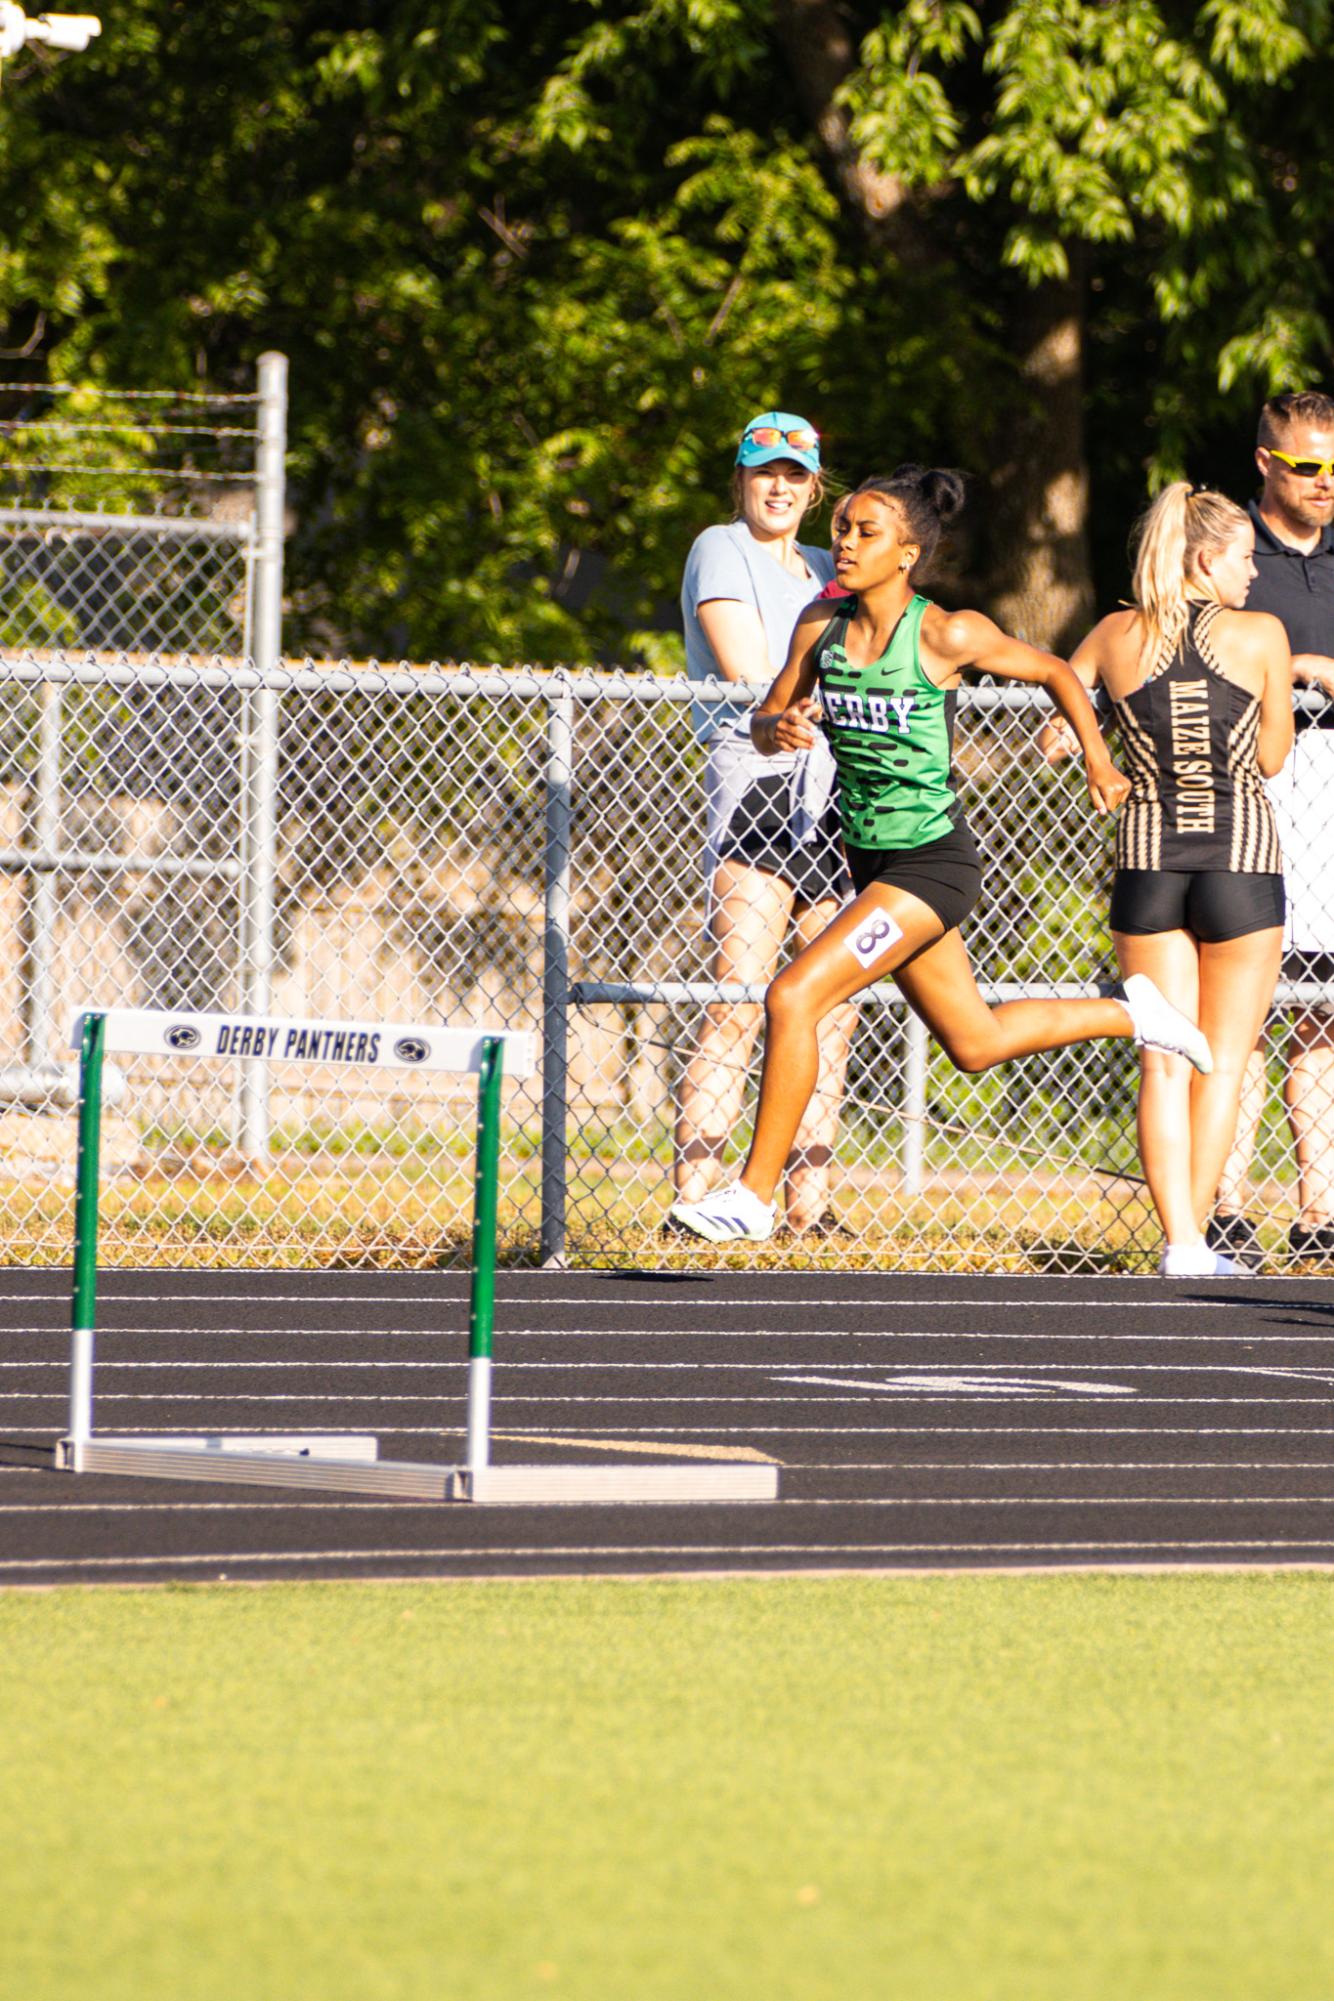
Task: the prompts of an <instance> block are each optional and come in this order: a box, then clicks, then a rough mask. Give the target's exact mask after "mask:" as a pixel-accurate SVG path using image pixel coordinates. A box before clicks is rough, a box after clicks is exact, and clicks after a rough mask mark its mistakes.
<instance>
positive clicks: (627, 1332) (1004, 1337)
mask: <svg viewBox="0 0 1334 2001" xmlns="http://www.w3.org/2000/svg"><path fill="white" fill-rule="evenodd" d="M6 1332H7V1333H8V1334H9V1336H10V1337H11V1338H12V1339H18V1340H29V1341H33V1340H43V1341H46V1340H49V1341H51V1342H53V1343H56V1342H64V1343H66V1344H67V1343H68V1341H69V1330H68V1327H67V1326H61V1327H59V1328H49V1327H11V1328H8V1329H7V1330H6ZM98 1337H99V1339H100V1340H101V1341H104V1342H105V1341H144V1340H167V1341H188V1342H190V1343H192V1344H194V1345H196V1346H197V1345H199V1344H201V1343H203V1342H208V1341H215V1340H227V1341H234V1340H247V1339H249V1340H254V1341H268V1340H274V1341H279V1340H281V1341H357V1342H363V1341H448V1342H449V1343H450V1345H451V1355H452V1353H453V1350H454V1344H456V1343H458V1342H460V1341H462V1340H463V1339H464V1335H463V1332H462V1330H461V1329H459V1328H457V1327H455V1328H445V1329H440V1328H434V1327H417V1328H414V1327H289V1326H282V1325H279V1326H274V1327H261V1326H256V1325H255V1324H254V1322H253V1321H252V1322H251V1323H250V1324H249V1325H247V1326H245V1327H191V1328H182V1327H120V1326H116V1325H114V1324H110V1325H109V1324H105V1323H104V1324H102V1325H100V1326H99V1328H98ZM496 1338H497V1339H498V1340H499V1341H501V1342H508V1341H558V1342H566V1341H569V1342H574V1341H614V1342H617V1343H619V1342H623V1341H636V1340H644V1339H648V1340H652V1341H707V1342H709V1343H710V1344H716V1343H718V1342H723V1341H840V1342H854V1341H856V1342H864V1341H948V1342H958V1341H997V1342H1002V1343H1008V1342H1012V1341H1013V1342H1024V1341H1030V1342H1031V1341H1039V1342H1045V1343H1047V1344H1048V1345H1051V1344H1052V1343H1058V1344H1059V1345H1061V1346H1065V1345H1066V1344H1073V1343H1076V1342H1090V1343H1092V1344H1094V1345H1095V1346H1096V1347H1098V1348H1099V1349H1101V1348H1105V1347H1107V1346H1109V1345H1110V1344H1111V1343H1113V1342H1118V1341H1119V1342H1131V1343H1132V1344H1135V1345H1138V1346H1141V1347H1144V1346H1148V1347H1171V1346H1173V1345H1174V1344H1176V1343H1177V1342H1182V1343H1186V1344H1197V1345H1200V1346H1207V1347H1228V1346H1235V1345H1237V1344H1238V1343H1240V1344H1241V1345H1243V1346H1245V1347H1247V1348H1252V1347H1264V1346H1273V1347H1292V1346H1307V1345H1319V1344H1321V1343H1329V1344H1334V1333H1330V1334H1322V1333H1319V1332H1317V1331H1315V1330H1314V1329H1311V1328H1299V1329H1297V1330H1296V1331H1295V1332H1294V1333H1291V1334H1254V1333H1248V1332H1247V1331H1246V1330H1245V1329H1244V1328H1238V1329H1236V1330H1235V1331H1233V1332H1219V1333H1215V1334H1180V1333H1171V1334H1114V1333H1108V1334H1068V1333H1064V1332H1062V1333H1059V1334H1055V1333H1053V1334H1025V1333H1019V1332H1015V1333H1006V1332H1005V1331H1004V1330H1003V1329H999V1330H998V1329H994V1328H979V1327H967V1328H962V1329H960V1328H954V1327H936V1328H930V1327H928V1328H919V1327H879V1328H856V1327H848V1328H843V1327H684V1328H680V1327H673V1328H663V1329H660V1330H658V1331H657V1332H655V1331H654V1330H653V1329H651V1328H644V1327H603V1328H598V1327H563V1328H562V1327H552V1326H550V1325H543V1326H539V1327H504V1326H501V1327H498V1328H497V1330H496ZM443 1359H445V1360H449V1359H451V1356H450V1355H447V1356H445V1357H444V1358H443ZM0 1366H5V1365H2V1364H0ZM9 1366H18V1365H17V1364H11V1365H9ZM99 1366H101V1365H100V1364H99ZM192 1366H198V1365H197V1364H196V1365H192ZM256 1366H257V1367H258V1366H259V1364H256ZM266 1366H270V1367H271V1366H274V1365H273V1364H268V1365H266ZM283 1366H287V1367H291V1368H298V1367H300V1368H311V1367H314V1366H315V1364H314V1363H311V1362H302V1363H295V1362H293V1363H290V1364H284V1365H283ZM330 1366H331V1367H334V1368H352V1367H358V1366H361V1365H360V1364H356V1363H343V1362H337V1363H331V1364H330ZM377 1366H378V1365H377ZM506 1366H507V1367H512V1368H520V1367H523V1368H530V1369H531V1368H548V1367H550V1368H575V1367H579V1366H583V1367H588V1368H593V1367H602V1368H633V1367H638V1366H641V1365H640V1364H637V1363H629V1362H610V1361H609V1362H602V1363H592V1362H590V1363H585V1364H582V1365H580V1364H577V1363H572V1362H564V1361H553V1362H550V1363H548V1362H526V1363H521V1362H519V1361H517V1360H509V1361H507V1363H506ZM642 1366H643V1367H645V1368H657V1367H667V1366H675V1367H678V1368H693V1367H699V1366H702V1365H701V1364H699V1363H696V1362H689V1361H688V1362H679V1363H676V1364H674V1365H673V1364H659V1363H647V1362H646V1363H644V1364H642ZM728 1366H730V1367H734V1368H746V1367H756V1366H759V1365H758V1364H748V1363H743V1362H738V1363H732V1364H729V1365H728ZM822 1366H825V1367H831V1368H832V1367H838V1366H845V1367H850V1368H855V1367H864V1366H865V1364H864V1363H860V1364H858V1363H847V1364H842V1365H840V1364H836V1363H828V1364H823V1365H822ZM976 1366H977V1367H979V1368H982V1367H987V1366H991V1365H989V1364H984V1363H978V1364H977V1365H976ZM1027 1366H1030V1367H1038V1366H1042V1365H1040V1364H1036V1363H1034V1364H1029V1365H1027ZM1048 1366H1050V1365H1048ZM1071 1366H1072V1367H1076V1368H1077V1367H1080V1366H1081V1364H1079V1363H1074V1364H1071Z"/></svg>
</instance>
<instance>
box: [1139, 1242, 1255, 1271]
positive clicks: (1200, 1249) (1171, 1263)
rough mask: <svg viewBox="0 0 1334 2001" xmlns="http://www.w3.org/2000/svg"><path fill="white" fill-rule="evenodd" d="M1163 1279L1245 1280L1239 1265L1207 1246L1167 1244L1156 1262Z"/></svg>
mask: <svg viewBox="0 0 1334 2001" xmlns="http://www.w3.org/2000/svg"><path fill="white" fill-rule="evenodd" d="M1158 1270H1159V1273H1160V1274H1161V1276H1162V1277H1163V1278H1245V1277H1246V1275H1247V1274H1246V1272H1245V1271H1244V1270H1243V1269H1242V1267H1241V1266H1240V1265H1236V1264H1233V1262H1232V1260H1231V1258H1225V1257H1224V1256H1223V1253H1222V1252H1221V1251H1211V1250H1210V1249H1209V1246H1208V1245H1207V1244H1169V1245H1168V1246H1167V1249H1166V1250H1165V1251H1164V1252H1163V1255H1162V1257H1161V1258H1160V1259H1159V1261H1158Z"/></svg>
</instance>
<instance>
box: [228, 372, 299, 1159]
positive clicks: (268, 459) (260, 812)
mask: <svg viewBox="0 0 1334 2001" xmlns="http://www.w3.org/2000/svg"><path fill="white" fill-rule="evenodd" d="M286 457H287V356H286V355H285V354H262V355H261V356H260V358H259V438H258V442H257V444H256V448H255V531H256V533H255V611H254V644H255V666H256V667H257V668H258V669H259V671H260V673H261V674H270V673H272V672H274V670H275V669H277V668H278V667H280V666H281V664H282V652H283V632H282V627H283V512H284V506H285V498H286V495H285V477H286ZM279 702H280V697H279V694H278V691H277V689H276V688H271V687H268V688H266V687H261V688H256V689H252V690H251V691H250V692H249V693H247V695H246V696H245V698H244V703H245V706H244V715H245V721H244V725H243V728H242V746H241V750H242V757H241V911H240V920H241V921H240V933H241V935H240V949H241V982H240V984H241V1005H242V1007H243V1008H244V1009H245V1011H246V1012H247V1013H250V1014H267V1013H268V1012H269V1003H270V996H271V992H272V986H273V918H274V871H275V866H276V860H277V855H276V850H277V843H278V811H277V807H278V714H279ZM239 1128H240V1129H239V1132H238V1134H237V1143H238V1146H239V1149H240V1151H241V1152H242V1153H243V1154H246V1155H247V1156H249V1157H250V1158H251V1159H256V1158H263V1157H265V1156H266V1155H267V1153H268V1150H269V1066H268V1064H267V1063H256V1062H250V1063H246V1064H245V1065H244V1066H243V1069H242V1073H241V1100H240V1119H239Z"/></svg>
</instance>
